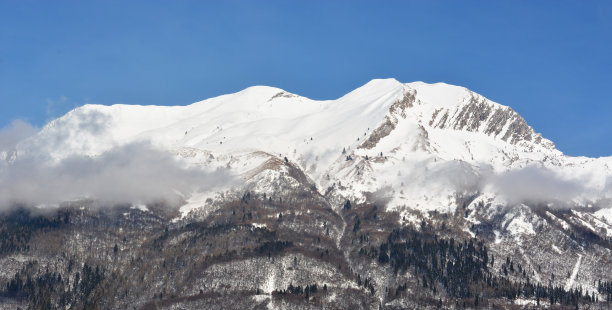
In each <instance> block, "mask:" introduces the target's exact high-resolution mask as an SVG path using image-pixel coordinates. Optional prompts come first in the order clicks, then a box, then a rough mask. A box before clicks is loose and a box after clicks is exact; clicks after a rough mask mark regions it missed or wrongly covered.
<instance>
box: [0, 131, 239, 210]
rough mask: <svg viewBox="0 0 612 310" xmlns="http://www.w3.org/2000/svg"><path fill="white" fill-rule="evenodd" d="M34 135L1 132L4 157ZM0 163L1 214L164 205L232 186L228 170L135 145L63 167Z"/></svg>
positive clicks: (30, 158)
mask: <svg viewBox="0 0 612 310" xmlns="http://www.w3.org/2000/svg"><path fill="white" fill-rule="evenodd" d="M35 132H36V129H35V128H34V127H32V126H30V125H28V124H27V123H25V122H13V124H12V125H11V126H10V127H7V128H6V129H4V130H2V131H1V132H0V152H3V153H4V154H7V150H10V149H14V148H15V146H16V145H17V143H18V142H19V141H20V140H21V139H23V138H24V137H29V136H31V135H32V134H33V133H35ZM4 157H5V158H4V159H3V160H0V209H6V208H9V207H11V206H12V205H15V204H25V205H54V204H59V203H62V202H66V201H71V200H77V199H92V200H95V201H98V202H100V203H102V204H107V205H113V204H124V203H151V202H164V203H167V204H170V205H178V204H180V202H181V201H182V197H183V196H185V195H189V194H191V193H193V192H196V191H199V190H207V189H210V188H214V187H215V186H216V185H217V184H228V182H231V181H232V177H231V176H230V174H229V173H228V172H227V171H226V170H214V171H211V170H204V169H202V168H199V167H193V166H189V165H187V164H185V163H183V162H181V161H179V160H178V159H177V158H176V157H175V156H173V155H172V154H170V153H169V152H167V151H162V150H159V149H156V148H155V147H153V146H152V145H151V144H149V143H132V144H128V145H124V146H121V147H116V148H113V149H112V150H110V151H107V152H104V153H102V154H100V155H98V156H95V157H89V156H69V157H66V158H64V159H62V160H60V161H59V162H53V161H48V160H43V158H45V156H44V154H37V153H31V154H30V153H26V154H19V156H17V157H15V158H12V159H10V160H9V158H8V157H7V156H4Z"/></svg>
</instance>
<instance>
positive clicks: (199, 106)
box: [13, 79, 612, 212]
mask: <svg viewBox="0 0 612 310" xmlns="http://www.w3.org/2000/svg"><path fill="white" fill-rule="evenodd" d="M143 141H145V142H150V143H151V144H153V145H154V146H155V147H157V148H160V149H162V150H167V151H169V152H171V153H173V154H175V155H177V157H178V158H180V159H181V160H184V161H186V162H187V163H188V164H189V165H192V166H194V167H198V166H200V167H202V166H204V167H209V168H218V167H224V168H228V169H231V170H232V171H233V173H235V174H236V175H239V176H241V177H242V179H243V180H245V182H246V183H248V182H249V180H250V182H251V183H250V184H251V185H252V186H256V190H260V191H266V190H270V188H267V187H266V186H265V185H262V184H261V182H264V183H266V182H273V180H274V179H275V178H278V177H279V176H280V175H281V174H282V173H281V172H282V171H283V170H287V169H289V168H290V167H297V168H298V169H299V170H301V171H302V172H303V174H304V176H305V177H304V178H301V181H299V180H297V182H310V183H312V184H314V185H316V187H317V188H318V189H319V191H320V192H324V191H325V190H327V189H330V190H331V191H332V192H333V194H334V195H337V196H338V197H344V198H350V199H356V200H358V201H363V200H365V197H366V194H367V193H376V195H377V197H379V198H381V199H384V200H385V201H387V202H388V204H389V207H391V208H402V207H404V206H405V207H406V208H412V209H419V210H439V211H444V212H446V211H452V210H454V209H455V208H456V203H457V202H456V197H457V195H459V194H461V195H464V194H470V193H474V192H483V191H490V192H493V193H495V192H496V191H499V188H496V187H495V186H491V184H497V183H496V181H495V180H497V179H498V178H500V176H504V175H505V174H506V173H507V172H508V171H522V169H525V167H531V166H534V167H538V169H544V170H545V171H546V173H544V175H546V176H554V178H558V179H559V180H562V181H563V182H565V183H563V184H566V183H567V184H572V183H574V182H575V183H578V182H579V183H580V184H581V186H584V188H583V189H581V190H580V191H579V193H577V194H576V195H575V197H570V199H571V200H572V201H575V202H576V203H596V202H598V201H603V200H602V199H603V198H606V197H607V198H609V197H610V195H609V194H610V191H611V189H612V186H611V185H610V184H612V181H610V180H612V178H611V176H612V157H609V158H599V159H592V158H584V157H580V158H574V157H568V156H565V155H563V154H562V153H561V152H560V151H558V150H556V149H555V147H554V144H553V143H552V142H551V141H549V140H546V139H544V138H542V137H541V136H540V135H539V134H537V133H536V132H535V131H534V130H533V129H532V128H531V127H529V126H528V125H527V123H526V122H525V120H524V119H523V118H522V117H521V116H520V115H518V114H517V113H516V112H514V111H513V110H512V109H511V108H509V107H507V106H503V105H500V104H498V103H495V102H492V101H490V100H488V99H486V98H485V97H483V96H481V95H478V94H476V93H473V92H471V91H470V90H468V89H466V88H463V87H458V86H453V85H448V84H444V83H436V84H427V83H423V82H414V83H407V84H403V83H400V82H398V81H397V80H394V79H382V80H372V81H370V82H368V83H367V84H365V85H363V86H362V87H360V88H358V89H356V90H354V91H352V92H350V93H348V94H346V95H345V96H343V97H341V98H338V99H336V100H326V101H316V100H311V99H308V98H305V97H301V96H299V95H295V94H291V93H288V92H286V91H283V90H281V89H278V88H274V87H266V86H254V87H250V88H247V89H245V90H243V91H240V92H238V93H234V94H229V95H223V96H219V97H215V98H211V99H207V100H204V101H200V102H196V103H194V104H191V105H188V106H164V107H160V106H134V105H113V106H101V105H85V106H82V107H79V108H77V109H75V110H73V111H71V112H69V113H68V114H66V115H65V116H63V117H61V118H59V119H56V120H54V121H52V122H50V123H49V124H48V125H47V126H45V127H44V128H43V129H42V130H41V131H40V132H39V133H38V134H37V135H35V136H33V137H31V138H29V139H27V140H25V141H23V142H22V143H20V144H19V145H18V147H17V156H18V157H19V156H31V155H32V154H35V155H36V157H37V158H39V159H40V160H41V161H46V162H48V163H49V164H57V163H59V162H61V161H62V160H65V159H66V158H70V157H72V156H89V157H95V156H99V155H100V154H103V153H104V152H106V151H109V150H112V149H113V148H117V147H119V146H123V145H127V144H130V143H136V142H143ZM343 150H344V152H343ZM381 154H382V155H381ZM135 156H136V155H135ZM285 157H286V158H287V159H288V163H283V162H284V158H285ZM349 157H350V158H349ZM366 157H367V158H366ZM279 159H282V160H280V161H279ZM347 159H349V160H347ZM13 160H14V159H13ZM275 160H276V161H275ZM288 167H289V168H288ZM287 171H288V170H287ZM285 172H286V171H285ZM262 180H263V181H262ZM502 180H505V179H502ZM484 183H486V184H484ZM254 184H255V185H254ZM500 184H501V183H500ZM551 186H553V187H554V184H553V185H551ZM184 194H186V195H189V193H184ZM209 194H210V193H209ZM209 194H207V195H209ZM603 206H604V207H606V206H607V205H603Z"/></svg>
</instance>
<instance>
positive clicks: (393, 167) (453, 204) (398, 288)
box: [0, 79, 612, 309]
mask: <svg viewBox="0 0 612 310" xmlns="http://www.w3.org/2000/svg"><path fill="white" fill-rule="evenodd" d="M1 154H2V156H0V158H2V162H1V164H0V203H2V206H1V207H0V209H2V210H4V211H3V212H2V213H1V215H0V271H1V272H0V308H6V309H15V308H17V307H21V308H32V309H34V308H45V309H53V308H63V309H70V308H74V309H82V308H87V309H96V308H104V309H121V308H138V309H159V308H164V309H165V308H168V309H202V308H256V309H263V308H268V309H321V308H328V309H346V308H356V309H381V308H386V309H405V308H409V309H415V308H457V307H462V306H463V305H465V307H473V308H478V307H483V308H492V309H497V308H513V307H516V304H518V305H519V306H525V307H536V308H537V307H549V306H551V304H554V307H556V306H559V307H569V308H575V306H576V305H578V306H579V307H589V306H590V307H596V305H597V303H600V305H601V306H604V305H605V302H606V299H607V298H608V297H609V296H610V293H611V291H610V285H609V282H608V281H610V280H612V273H611V271H610V268H609V266H610V265H611V263H612V262H611V261H610V257H612V256H610V252H611V251H612V242H611V240H612V239H611V238H612V212H611V211H610V210H611V209H610V207H612V205H611V203H610V202H611V201H612V186H611V184H612V177H611V176H612V170H611V167H612V158H599V159H590V158H573V157H569V156H565V155H563V154H562V153H561V152H559V151H558V150H556V149H555V147H554V144H553V143H552V142H551V141H549V140H547V139H544V138H542V137H541V136H540V135H539V134H537V133H536V132H535V131H534V130H533V129H532V128H531V127H529V126H528V124H527V122H526V121H525V120H524V119H523V118H522V117H521V116H520V115H518V114H517V113H516V112H515V111H514V110H512V109H511V108H509V107H506V106H503V105H500V104H497V103H495V102H492V101H490V100H488V99H486V98H485V97H483V96H481V95H478V94H476V93H473V92H471V91H469V90H467V89H465V88H462V87H457V86H452V85H447V84H443V83H438V84H426V83H421V82H414V83H407V84H404V83H400V82H398V81H396V80H393V79H387V80H373V81H371V82H369V83H367V84H366V85H364V86H362V87H360V88H358V89H356V90H354V91H352V92H350V93H348V94H346V95H345V96H343V97H341V98H338V99H336V100H327V101H315V100H310V99H308V98H304V97H301V96H299V95H295V94H291V93H288V92H286V91H283V90H280V89H277V88H273V87H264V86H257V87H251V88H248V89H245V90H243V91H241V92H238V93H235V94H230V95H224V96H220V97H216V98H211V99H208V100H204V101H201V102H198V103H194V104H192V105H189V106H176V107H147V106H125V105H116V106H96V105H88V106H83V107H80V108H78V109H75V110H74V111H71V112H70V113H68V114H67V115H65V116H63V117H61V118H59V119H57V120H54V121H52V122H50V123H49V124H48V125H47V126H46V127H45V128H43V130H41V132H39V133H38V134H37V135H35V136H33V137H31V138H29V139H27V140H24V141H22V142H21V143H19V144H18V145H17V146H16V147H15V149H12V150H1ZM117 176H121V178H119V177H117ZM126 179H127V180H132V181H131V182H126ZM101 180H104V181H105V182H102V181H101ZM211 180H212V181H211ZM164 187H168V188H164ZM147 188H150V189H151V190H148V191H147V190H146V189H147ZM49 189H62V191H59V192H58V191H54V190H49ZM143 189H144V190H143ZM24 193H25V194H24ZM119 194H121V195H119ZM49 206H51V207H49ZM41 210H43V211H44V212H41Z"/></svg>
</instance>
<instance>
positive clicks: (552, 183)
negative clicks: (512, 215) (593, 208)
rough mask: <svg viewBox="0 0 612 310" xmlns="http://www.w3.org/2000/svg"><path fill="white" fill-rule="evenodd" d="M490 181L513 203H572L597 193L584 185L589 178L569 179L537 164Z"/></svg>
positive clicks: (490, 184) (491, 184)
mask: <svg viewBox="0 0 612 310" xmlns="http://www.w3.org/2000/svg"><path fill="white" fill-rule="evenodd" d="M487 183H488V185H489V186H491V188H492V189H493V190H495V191H496V192H497V193H498V194H500V195H501V196H502V197H503V198H504V199H505V200H506V201H507V202H508V203H509V204H516V203H522V202H524V203H531V204H541V203H554V204H555V205H558V206H568V205H571V204H572V202H573V201H575V200H576V199H581V198H585V197H592V196H593V194H594V190H593V189H590V188H587V187H586V186H585V185H584V184H586V183H587V182H586V180H576V179H573V180H572V179H567V178H564V177H562V176H560V175H558V174H557V173H555V172H554V171H552V170H550V169H547V168H542V167H539V166H535V165H532V166H527V167H525V168H522V169H518V170H512V171H508V172H505V173H502V174H499V175H495V176H492V177H490V178H489V181H488V182H487Z"/></svg>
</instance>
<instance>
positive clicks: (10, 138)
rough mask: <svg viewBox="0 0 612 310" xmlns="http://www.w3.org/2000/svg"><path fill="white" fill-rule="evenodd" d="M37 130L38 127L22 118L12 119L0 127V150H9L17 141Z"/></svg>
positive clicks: (13, 147)
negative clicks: (6, 124)
mask: <svg viewBox="0 0 612 310" xmlns="http://www.w3.org/2000/svg"><path fill="white" fill-rule="evenodd" d="M37 132H38V128H36V127H35V126H32V125H30V124H28V123H27V122H24V121H22V120H14V121H12V122H11V123H10V124H9V125H8V126H6V127H4V128H2V129H0V152H2V151H11V150H13V149H15V146H16V145H17V143H19V141H21V140H23V139H25V138H28V137H30V136H32V135H34V134H36V133H37Z"/></svg>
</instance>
